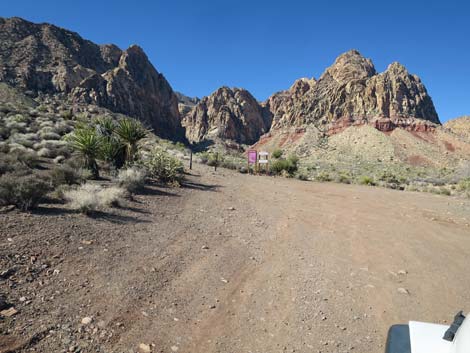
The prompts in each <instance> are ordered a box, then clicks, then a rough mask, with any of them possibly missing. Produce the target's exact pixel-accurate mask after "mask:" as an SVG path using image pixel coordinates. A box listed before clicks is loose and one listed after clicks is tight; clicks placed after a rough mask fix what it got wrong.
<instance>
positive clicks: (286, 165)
mask: <svg viewBox="0 0 470 353" xmlns="http://www.w3.org/2000/svg"><path fill="white" fill-rule="evenodd" d="M298 162H299V159H298V157H297V156H294V155H292V156H289V157H288V158H287V159H284V158H281V159H277V160H274V161H273V162H271V165H270V167H269V169H270V171H271V173H273V174H275V175H287V176H292V175H294V174H295V172H297V169H298Z"/></svg>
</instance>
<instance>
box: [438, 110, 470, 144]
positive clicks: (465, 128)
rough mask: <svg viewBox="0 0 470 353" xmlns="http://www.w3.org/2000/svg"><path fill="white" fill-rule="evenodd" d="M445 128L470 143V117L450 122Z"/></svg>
mask: <svg viewBox="0 0 470 353" xmlns="http://www.w3.org/2000/svg"><path fill="white" fill-rule="evenodd" d="M444 128H446V129H449V130H451V131H452V132H453V133H454V134H457V135H458V136H460V137H461V138H463V139H465V140H466V141H468V142H469V143H470V116H462V117H460V118H456V119H452V120H449V121H447V122H446V123H445V124H444Z"/></svg>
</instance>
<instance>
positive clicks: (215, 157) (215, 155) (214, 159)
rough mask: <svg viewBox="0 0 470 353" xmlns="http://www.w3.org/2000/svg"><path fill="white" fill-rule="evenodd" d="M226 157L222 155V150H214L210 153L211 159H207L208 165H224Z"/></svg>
mask: <svg viewBox="0 0 470 353" xmlns="http://www.w3.org/2000/svg"><path fill="white" fill-rule="evenodd" d="M223 161H224V158H223V157H222V155H221V153H220V152H212V153H209V159H208V161H207V165H208V166H210V167H218V166H220V165H222V163H223Z"/></svg>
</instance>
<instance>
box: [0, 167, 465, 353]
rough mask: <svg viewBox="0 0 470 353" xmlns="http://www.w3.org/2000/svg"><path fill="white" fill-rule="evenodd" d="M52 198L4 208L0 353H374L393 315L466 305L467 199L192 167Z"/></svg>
mask: <svg viewBox="0 0 470 353" xmlns="http://www.w3.org/2000/svg"><path fill="white" fill-rule="evenodd" d="M63 207H64V206H63V205H47V207H45V208H43V209H40V210H38V211H37V212H35V213H33V214H19V213H16V211H9V212H3V213H1V214H0V224H1V228H0V265H1V271H0V293H2V294H3V296H4V297H5V299H6V301H7V302H8V303H10V304H12V305H14V308H15V309H16V310H17V311H18V312H17V313H16V314H15V315H12V316H11V317H0V334H1V336H0V352H11V351H25V352H26V351H28V352H29V351H35V352H67V351H69V352H139V351H142V352H145V351H148V349H151V351H152V352H170V353H171V352H191V353H199V352H201V353H202V352H204V353H209V352H227V353H228V352H230V353H234V352H247V353H248V352H252V353H255V352H259V353H262V352H263V353H264V352H350V351H352V352H371V353H375V352H377V353H379V352H383V350H384V344H385V338H386V334H387V329H388V327H389V326H390V325H392V324H395V323H404V322H407V321H408V320H421V321H432V322H446V320H451V319H452V317H453V315H454V314H455V312H456V311H458V310H460V309H464V310H467V311H468V310H470V308H469V303H470V280H469V274H468V273H469V272H468V263H469V262H468V258H469V254H470V202H469V201H468V200H462V199H457V198H450V197H446V196H438V195H431V194H420V193H408V192H400V191H393V190H387V189H379V188H372V187H361V186H355V185H354V186H353V185H351V186H349V185H341V184H328V183H324V184H320V183H313V182H302V181H297V180H288V179H283V178H269V177H257V176H249V175H241V174H237V173H234V172H231V171H227V170H218V171H217V172H216V173H214V172H213V171H212V170H209V169H207V168H206V167H203V166H197V167H196V170H194V171H193V175H192V176H189V177H188V182H187V184H186V186H185V187H183V188H180V189H166V188H161V187H157V186H152V187H149V189H148V191H147V192H146V193H145V194H144V195H139V196H137V197H136V200H135V202H132V203H129V207H128V208H125V209H119V210H115V211H113V213H106V214H105V213H104V214H100V215H97V216H96V217H93V218H90V217H86V216H82V215H77V214H73V213H70V212H68V211H67V210H66V209H64V208H63ZM84 318H90V319H91V320H88V321H91V322H88V321H87V320H83V319H84ZM82 320H83V323H82ZM141 344H144V345H142V346H141V347H140V348H139V345H141Z"/></svg>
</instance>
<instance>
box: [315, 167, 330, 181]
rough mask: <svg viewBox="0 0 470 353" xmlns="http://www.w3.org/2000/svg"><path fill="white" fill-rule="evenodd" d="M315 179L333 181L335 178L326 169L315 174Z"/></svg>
mask: <svg viewBox="0 0 470 353" xmlns="http://www.w3.org/2000/svg"><path fill="white" fill-rule="evenodd" d="M315 180H316V181H321V182H325V181H326V182H328V181H332V180H333V178H332V177H331V175H330V173H328V172H327V171H325V170H322V171H321V172H320V173H318V174H317V175H316V176H315Z"/></svg>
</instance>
